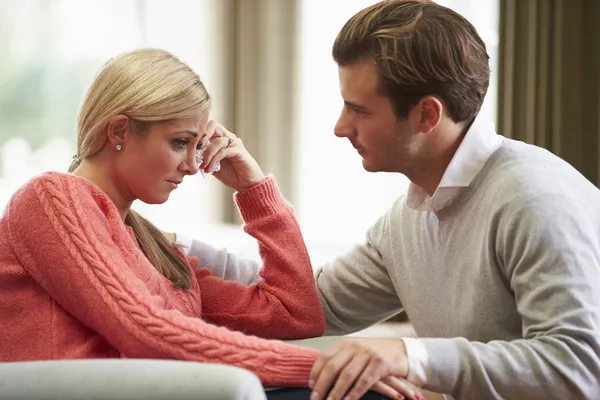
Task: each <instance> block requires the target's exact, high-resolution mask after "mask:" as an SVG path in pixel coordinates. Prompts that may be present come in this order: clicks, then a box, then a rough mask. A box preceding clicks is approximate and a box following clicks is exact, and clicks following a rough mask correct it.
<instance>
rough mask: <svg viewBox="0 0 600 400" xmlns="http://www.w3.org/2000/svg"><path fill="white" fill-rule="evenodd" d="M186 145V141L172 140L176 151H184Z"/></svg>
mask: <svg viewBox="0 0 600 400" xmlns="http://www.w3.org/2000/svg"><path fill="white" fill-rule="evenodd" d="M187 144H188V140H187V139H175V140H173V145H174V146H175V148H176V149H185V146H187Z"/></svg>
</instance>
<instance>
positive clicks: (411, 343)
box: [402, 338, 429, 387]
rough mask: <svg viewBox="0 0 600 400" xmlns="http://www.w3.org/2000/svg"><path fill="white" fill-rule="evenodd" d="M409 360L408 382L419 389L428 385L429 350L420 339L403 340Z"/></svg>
mask: <svg viewBox="0 0 600 400" xmlns="http://www.w3.org/2000/svg"><path fill="white" fill-rule="evenodd" d="M402 340H403V341H404V346H405V347H406V356H407V358H408V377H407V379H408V381H410V382H412V383H413V384H414V385H416V386H418V387H423V386H424V385H425V384H426V383H427V377H428V375H429V355H428V354H427V348H426V347H425V345H424V344H423V342H421V341H420V340H419V339H415V338H402Z"/></svg>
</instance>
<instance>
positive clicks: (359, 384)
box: [348, 358, 385, 399]
mask: <svg viewBox="0 0 600 400" xmlns="http://www.w3.org/2000/svg"><path fill="white" fill-rule="evenodd" d="M384 369H385V368H384V366H383V364H382V363H381V362H380V361H379V360H377V359H373V358H371V359H370V361H369V362H368V364H367V365H366V367H365V369H364V370H363V371H362V373H361V374H360V375H359V376H358V377H357V378H356V380H355V382H354V385H353V386H352V389H350V392H348V397H349V398H351V399H360V398H361V397H362V396H363V395H364V394H365V393H367V391H368V390H369V389H370V388H371V387H373V385H375V384H376V383H377V382H378V381H379V380H380V379H381V378H382V376H384V373H383V372H384Z"/></svg>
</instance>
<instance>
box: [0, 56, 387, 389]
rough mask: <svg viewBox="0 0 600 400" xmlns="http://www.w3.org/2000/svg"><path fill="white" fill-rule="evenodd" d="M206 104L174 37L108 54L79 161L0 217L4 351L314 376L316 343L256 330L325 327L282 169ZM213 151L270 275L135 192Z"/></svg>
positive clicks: (145, 193) (154, 197)
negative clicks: (165, 44)
mask: <svg viewBox="0 0 600 400" xmlns="http://www.w3.org/2000/svg"><path fill="white" fill-rule="evenodd" d="M209 112H210V97H209V95H208V93H207V91H206V89H205V87H204V85H203V84H202V82H201V81H200V79H199V77H198V75H197V74H196V73H194V72H193V71H192V70H191V69H190V68H189V67H188V66H187V65H185V64H184V63H182V62H181V61H179V60H178V59H177V58H175V57H174V56H172V55H171V54H169V53H167V52H165V51H161V50H155V49H143V50H137V51H132V52H129V53H126V54H123V55H120V56H118V57H116V58H114V59H112V60H110V61H109V62H108V63H107V64H106V65H105V66H104V67H103V68H102V70H101V71H100V72H99V74H98V76H97V77H96V79H95V81H94V82H93V84H92V85H91V88H90V89H89V92H88V93H87V96H86V98H85V100H84V102H83V105H82V107H81V110H80V115H79V122H78V136H77V155H76V157H75V158H74V160H73V163H72V165H71V168H70V171H69V172H70V173H57V172H50V173H46V174H43V175H41V176H38V177H35V178H33V179H32V180H31V181H29V182H28V183H27V184H25V185H24V186H23V187H22V188H20V189H19V190H18V191H17V193H15V194H14V196H13V197H12V199H11V201H10V203H9V205H8V207H7V210H6V213H5V215H4V217H3V218H2V219H1V220H0V232H1V233H0V282H2V291H0V320H2V322H3V327H2V329H0V354H1V355H2V360H3V361H22V360H49V359H80V358H155V359H179V360H189V361H197V362H210V363H221V364H228V365H232V366H237V367H241V368H245V369H248V370H250V371H252V372H253V373H255V374H256V375H257V376H258V377H259V378H260V379H261V381H262V382H263V384H264V385H265V386H297V387H306V386H307V385H308V383H309V382H308V378H309V372H310V370H311V368H312V366H313V364H314V362H315V360H316V358H317V356H318V353H317V351H315V350H311V349H305V348H300V347H295V346H292V345H288V344H284V343H283V342H279V341H270V340H265V339H262V338H267V339H269V338H276V339H298V338H306V337H313V336H319V335H321V334H322V333H323V331H324V318H323V313H322V311H321V307H320V304H319V298H318V296H317V292H316V288H315V282H314V279H313V275H312V268H311V265H310V261H309V257H308V254H307V252H306V248H305V245H304V242H303V239H302V236H301V234H300V230H299V228H298V224H297V222H296V219H295V217H294V213H293V211H292V208H291V207H290V206H289V205H288V204H287V203H286V202H285V200H284V199H283V198H282V196H281V194H280V192H279V190H278V188H277V185H276V183H275V180H274V179H273V178H272V177H265V175H264V174H263V172H262V171H261V169H260V167H259V166H258V164H257V163H256V161H255V160H254V159H253V158H252V157H251V156H250V155H249V154H248V152H247V151H246V149H245V148H244V146H243V144H242V142H241V141H240V140H239V139H238V138H237V137H236V136H235V135H234V134H233V133H231V132H229V131H227V130H226V129H225V128H224V127H223V126H221V125H219V124H218V123H215V122H212V121H210V122H209V121H208V118H209ZM198 150H203V161H202V162H200V160H199V159H198ZM216 163H220V165H221V169H220V171H219V172H217V173H216V174H215V176H216V177H217V179H219V180H220V181H221V182H222V183H223V184H225V185H227V186H229V187H231V188H233V189H235V190H236V192H237V193H236V196H235V200H236V202H237V205H238V207H239V209H240V213H241V215H242V217H243V218H244V221H245V229H246V231H247V232H248V233H249V234H250V235H252V236H254V237H255V238H256V239H257V240H258V242H259V245H260V252H261V255H262V259H263V264H264V269H263V270H262V272H261V276H262V279H261V280H260V282H258V283H256V284H254V285H251V286H243V285H240V284H238V283H236V282H228V281H224V280H221V279H219V278H216V277H213V276H212V274H211V273H210V271H209V270H208V269H206V268H202V267H204V265H203V263H204V262H205V260H202V259H198V258H192V257H185V256H184V255H183V253H181V251H180V250H179V249H178V247H174V246H172V244H171V243H170V242H169V241H168V240H167V239H166V238H165V237H164V236H163V235H162V234H161V232H160V231H159V230H157V229H156V228H155V227H154V226H153V225H152V224H151V223H150V222H149V221H147V220H145V219H144V218H142V217H141V216H140V215H138V214H136V213H135V212H134V211H133V210H131V208H130V207H131V204H132V202H133V201H134V200H136V199H138V200H141V201H143V202H145V203H150V204H160V203H164V202H165V201H167V199H168V198H169V196H170V194H171V192H173V190H175V189H176V188H177V186H178V185H179V184H180V183H181V182H182V180H183V179H184V177H186V176H188V175H193V174H195V173H197V172H198V170H199V169H201V170H205V171H211V170H213V169H214V167H215V165H216ZM181 212H182V217H183V218H185V210H181ZM199 317H200V318H199ZM235 331H242V332H244V333H240V332H235ZM251 335H255V336H260V337H262V338H257V337H255V336H251ZM388 389H389V390H388V393H390V394H391V395H396V394H397V392H395V391H394V390H393V389H391V388H388ZM380 390H381V389H380Z"/></svg>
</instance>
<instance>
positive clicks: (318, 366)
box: [309, 350, 353, 400]
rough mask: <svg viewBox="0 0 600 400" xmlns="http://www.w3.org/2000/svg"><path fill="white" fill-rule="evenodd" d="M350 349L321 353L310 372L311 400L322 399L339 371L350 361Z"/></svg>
mask: <svg viewBox="0 0 600 400" xmlns="http://www.w3.org/2000/svg"><path fill="white" fill-rule="evenodd" d="M352 355H353V354H352V353H351V352H350V351H347V350H345V351H340V352H337V353H334V352H331V351H330V352H328V353H326V354H322V355H321V356H320V357H319V358H318V359H317V361H316V362H315V365H314V366H313V369H312V371H311V374H310V382H309V386H312V387H311V389H312V394H311V397H310V398H311V400H322V399H324V398H325V396H326V395H327V393H329V390H330V389H331V387H332V386H333V384H334V383H335V381H336V379H337V377H338V375H339V373H340V371H341V370H342V369H343V368H344V367H345V366H346V364H348V362H350V359H351V356H352Z"/></svg>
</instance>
